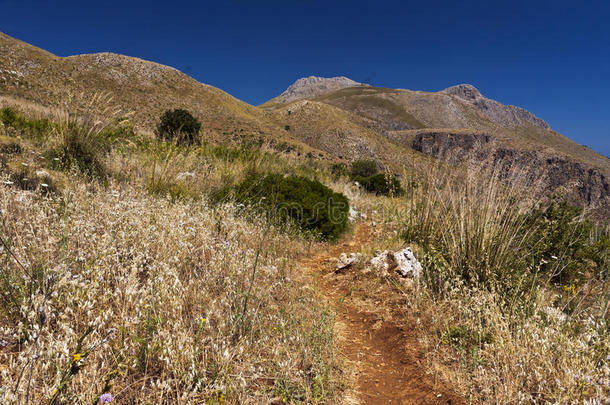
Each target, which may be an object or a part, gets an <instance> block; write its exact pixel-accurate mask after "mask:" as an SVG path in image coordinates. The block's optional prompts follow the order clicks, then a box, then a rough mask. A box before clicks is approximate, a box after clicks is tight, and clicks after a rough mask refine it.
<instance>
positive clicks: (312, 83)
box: [275, 76, 361, 103]
mask: <svg viewBox="0 0 610 405" xmlns="http://www.w3.org/2000/svg"><path fill="white" fill-rule="evenodd" d="M360 85H361V83H358V82H355V81H353V80H351V79H348V78H347V77H344V76H339V77H329V78H326V77H316V76H309V77H304V78H302V79H299V80H297V81H296V82H294V83H293V84H292V85H290V87H288V88H287V89H286V91H284V92H283V93H282V94H280V95H279V96H278V97H277V98H276V99H275V101H276V102H278V103H289V102H291V101H295V100H302V99H304V98H315V97H318V96H321V95H322V94H326V93H330V92H332V91H335V90H340V89H344V88H346V87H355V86H360Z"/></svg>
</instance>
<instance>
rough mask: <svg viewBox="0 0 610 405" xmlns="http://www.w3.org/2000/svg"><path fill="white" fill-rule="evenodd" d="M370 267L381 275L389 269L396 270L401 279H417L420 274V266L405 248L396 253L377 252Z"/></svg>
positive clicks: (410, 251) (411, 252)
mask: <svg viewBox="0 0 610 405" xmlns="http://www.w3.org/2000/svg"><path fill="white" fill-rule="evenodd" d="M370 263H371V266H373V268H375V269H376V270H378V271H381V272H382V274H385V273H387V272H388V271H389V270H390V269H393V270H396V272H397V273H398V274H400V275H401V276H402V277H410V278H418V277H419V276H420V274H421V270H422V267H421V264H420V263H419V261H418V260H417V259H416V258H415V255H414V254H413V251H412V250H411V248H405V249H402V250H398V251H396V252H388V251H387V250H384V251H383V252H381V251H379V250H377V251H376V252H375V255H374V256H373V258H372V259H371V261H370Z"/></svg>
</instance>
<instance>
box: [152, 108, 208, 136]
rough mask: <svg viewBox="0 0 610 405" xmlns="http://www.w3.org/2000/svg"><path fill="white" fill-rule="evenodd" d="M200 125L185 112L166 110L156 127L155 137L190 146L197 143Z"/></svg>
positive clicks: (181, 110)
mask: <svg viewBox="0 0 610 405" xmlns="http://www.w3.org/2000/svg"><path fill="white" fill-rule="evenodd" d="M200 129H201V123H200V122H199V121H198V120H197V119H196V118H195V117H193V115H192V114H191V113H190V112H188V111H187V110H183V109H174V110H167V111H165V112H164V113H163V115H162V116H161V122H159V125H157V132H156V135H157V136H158V137H159V138H161V139H163V140H166V141H175V142H176V143H178V144H186V145H191V144H193V143H199V130H200Z"/></svg>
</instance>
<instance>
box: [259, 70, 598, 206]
mask: <svg viewBox="0 0 610 405" xmlns="http://www.w3.org/2000/svg"><path fill="white" fill-rule="evenodd" d="M320 81H321V82H323V80H322V79H321V80H320ZM320 81H308V82H300V83H299V85H298V88H299V91H300V94H307V93H310V94H316V95H315V96H312V97H310V98H306V99H301V100H300V101H298V102H285V103H283V104H282V103H280V97H276V98H275V99H272V100H271V101H270V102H268V103H265V104H263V105H262V107H263V108H265V109H269V110H273V111H276V112H279V113H280V114H284V115H285V116H284V119H285V120H287V121H290V122H291V123H292V124H293V125H294V133H295V135H296V136H297V137H298V138H300V139H303V140H304V141H305V142H308V143H312V144H315V145H316V147H318V148H320V149H322V150H325V151H327V152H329V153H331V154H334V155H342V156H347V157H348V158H355V157H360V156H362V155H363V151H367V152H368V154H369V156H370V157H374V158H378V159H380V160H383V158H382V156H383V155H384V154H383V153H382V152H381V151H380V150H383V151H384V152H386V153H385V155H387V151H388V149H390V148H393V150H394V152H396V153H394V154H392V155H396V154H398V155H401V156H402V159H401V158H396V157H393V158H391V159H390V161H389V162H387V163H388V164H389V165H390V166H392V163H396V164H398V165H400V164H405V161H411V160H413V159H414V156H413V154H412V153H411V152H413V151H416V152H419V154H424V155H427V156H429V157H433V158H438V159H442V160H444V161H447V162H449V163H451V164H453V165H459V164H463V163H465V162H472V161H475V162H478V163H479V164H486V165H494V166H501V167H502V168H503V170H502V173H506V175H507V176H508V175H509V174H511V175H512V174H513V173H515V172H517V171H523V172H524V173H527V176H529V177H530V178H535V179H537V181H541V182H542V183H543V188H544V189H545V190H546V191H553V192H557V193H560V194H561V195H563V196H565V197H566V198H568V199H569V200H570V201H571V202H572V203H576V204H579V205H585V206H587V207H589V208H590V209H591V210H594V211H596V212H598V213H599V215H603V216H608V215H610V186H609V179H610V159H608V158H607V157H605V156H602V155H600V154H598V153H596V152H594V151H593V150H591V149H589V148H587V147H585V146H583V145H579V144H577V143H576V142H573V141H571V140H570V139H568V138H566V137H565V136H563V135H561V134H559V133H558V132H556V131H554V130H553V129H552V128H551V127H550V125H549V124H548V123H546V122H545V121H544V120H542V119H541V118H538V117H536V116H535V115H534V114H532V113H530V112H528V111H526V110H525V109H523V108H520V107H517V106H512V105H504V104H502V103H500V102H498V101H495V100H492V99H489V98H486V97H484V96H483V95H482V94H481V92H480V91H479V90H478V89H477V88H475V87H474V86H472V85H470V84H460V85H457V86H453V87H449V88H447V89H444V90H441V91H438V92H423V91H412V90H406V89H389V88H379V87H373V86H369V85H355V86H350V87H344V88H342V89H339V90H335V91H326V92H324V93H323V94H319V93H318V92H317V91H316V85H315V83H317V82H320ZM297 82H299V81H297ZM307 83H312V84H311V85H310V86H311V88H310V89H308V88H304V86H307ZM295 84H296V83H295ZM293 86H294V85H293ZM291 87H292V86H291ZM314 106H315V108H314ZM337 108H338V109H339V110H342V111H343V112H344V113H345V114H349V118H345V119H334V120H330V123H329V122H328V120H321V119H320V111H324V110H326V111H327V114H330V112H331V111H334V110H333V109H337ZM304 109H309V110H310V111H316V113H315V114H312V113H311V112H310V113H306V112H304ZM332 114H333V115H334V116H339V115H340V114H339V113H338V112H336V111H334V112H333V113H332ZM308 116H310V117H312V119H308V118H307V117H308ZM346 122H349V125H348V124H347V123H346ZM312 134H315V136H312ZM383 138H385V140H384V139H383ZM343 139H351V143H347V144H346V142H344V141H342V140H343ZM336 140H339V141H337V142H335V141H336ZM387 140H389V141H391V144H388V143H387V142H386V141H387ZM363 143H365V144H363ZM349 145H352V146H351V147H350V146H349ZM381 145H383V146H381ZM397 145H399V146H400V147H401V149H398V146H397ZM350 148H351V149H350Z"/></svg>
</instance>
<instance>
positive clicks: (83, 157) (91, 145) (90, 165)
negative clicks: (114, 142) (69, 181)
mask: <svg viewBox="0 0 610 405" xmlns="http://www.w3.org/2000/svg"><path fill="white" fill-rule="evenodd" d="M62 132H63V134H62V138H61V143H60V145H59V146H58V147H56V148H54V149H52V150H50V151H48V152H47V153H46V154H45V157H46V158H47V159H48V160H49V164H50V166H51V168H52V169H55V170H63V171H71V170H76V171H77V172H78V173H80V174H82V175H85V176H87V177H90V178H95V179H99V180H106V178H107V177H108V173H107V170H106V167H105V165H104V163H103V158H104V156H105V155H106V154H107V153H108V152H110V145H109V144H108V143H107V142H106V140H105V137H104V136H103V135H101V134H100V133H95V132H91V131H87V130H85V129H83V128H82V127H80V126H78V125H77V124H76V123H68V124H66V125H65V126H64V127H63V128H62Z"/></svg>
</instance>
